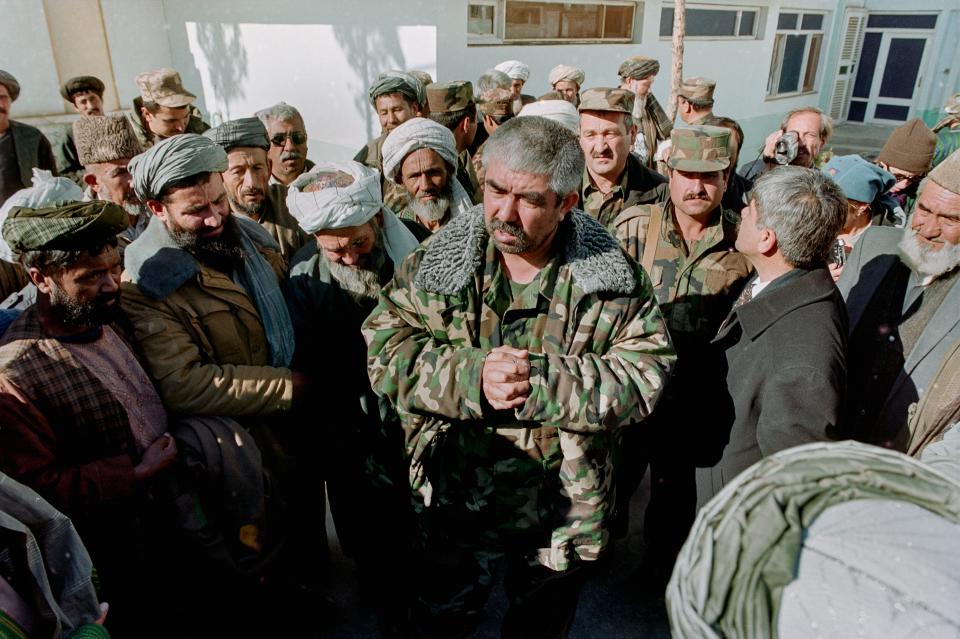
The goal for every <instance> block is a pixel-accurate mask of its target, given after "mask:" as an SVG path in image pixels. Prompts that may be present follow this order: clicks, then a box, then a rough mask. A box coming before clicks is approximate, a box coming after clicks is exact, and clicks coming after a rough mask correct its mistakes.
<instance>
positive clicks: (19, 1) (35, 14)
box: [0, 0, 65, 119]
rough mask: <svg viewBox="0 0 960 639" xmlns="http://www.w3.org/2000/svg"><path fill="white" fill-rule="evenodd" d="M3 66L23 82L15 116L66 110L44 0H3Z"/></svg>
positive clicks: (0, 39) (0, 58)
mask: <svg viewBox="0 0 960 639" xmlns="http://www.w3.org/2000/svg"><path fill="white" fill-rule="evenodd" d="M0 16H2V17H0V68H2V69H3V70H4V71H7V72H8V73H10V74H12V75H13V77H15V78H16V79H17V82H19V83H20V98H19V99H18V100H17V101H16V103H14V105H13V107H12V108H11V113H10V114H11V116H12V117H13V118H14V119H16V118H18V117H26V116H32V115H43V114H47V113H63V110H64V105H65V103H64V101H63V98H61V97H60V79H59V77H58V76H57V65H56V63H55V61H54V59H53V48H52V47H51V46H50V33H49V32H48V31H47V21H46V18H45V17H44V14H43V3H42V2H41V0H30V1H26V0H0Z"/></svg>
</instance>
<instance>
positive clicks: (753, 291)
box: [697, 166, 847, 506]
mask: <svg viewBox="0 0 960 639" xmlns="http://www.w3.org/2000/svg"><path fill="white" fill-rule="evenodd" d="M846 210H847V204H846V199H845V198H844V197H843V194H842V193H841V191H840V189H839V188H838V187H837V186H836V184H834V183H833V182H832V181H831V180H830V179H829V178H827V177H826V176H825V175H823V174H822V173H819V172H818V171H816V170H813V169H806V168H801V167H793V166H791V167H782V168H778V169H774V170H772V171H768V172H767V173H765V174H763V175H762V176H761V177H760V178H758V179H757V182H756V184H755V185H754V188H753V191H752V197H751V199H750V204H749V205H748V206H746V207H744V209H743V213H742V221H741V223H740V229H739V231H738V235H737V244H736V246H737V250H738V251H740V252H741V253H742V254H743V255H745V256H746V257H747V259H749V260H750V262H751V264H753V267H754V268H755V269H756V272H757V276H756V278H754V280H753V281H752V282H748V283H747V286H746V288H745V289H744V293H743V295H741V296H740V299H739V300H738V302H737V305H736V306H734V309H733V311H731V313H730V315H729V316H728V317H727V319H726V321H724V323H723V325H722V326H721V327H720V331H719V333H718V335H717V337H716V338H715V339H714V340H713V343H712V346H713V347H714V348H716V350H717V354H718V356H719V357H721V358H722V363H721V367H722V368H721V370H723V371H724V372H725V373H726V385H725V388H722V392H720V396H719V398H718V400H717V402H716V405H717V409H718V412H717V414H718V416H719V420H720V421H719V423H716V422H715V423H714V424H713V425H712V428H711V433H712V436H711V437H709V438H708V439H707V449H706V450H705V451H704V452H705V453H706V456H705V457H703V458H701V459H700V460H699V461H700V462H701V463H704V462H705V465H710V464H712V466H711V467H709V468H700V469H698V471H697V498H698V503H699V505H701V506H702V505H703V504H705V503H706V502H707V501H708V500H709V499H710V498H711V497H712V496H713V495H715V494H716V493H717V492H718V491H719V490H720V489H721V488H722V487H723V486H724V485H725V484H726V483H727V482H729V481H730V480H731V479H733V478H734V477H735V476H736V475H737V474H739V473H740V472H742V471H743V470H745V469H746V468H747V467H749V466H750V465H752V464H753V463H755V462H757V461H759V460H760V459H762V458H763V457H765V456H767V455H770V454H772V453H775V452H777V451H780V450H783V449H785V448H790V447H793V446H797V445H800V444H805V443H808V442H812V441H820V440H825V439H828V432H829V431H832V429H833V428H835V427H836V425H837V422H838V421H839V418H840V414H841V406H842V400H843V393H844V385H845V380H846V360H845V350H846V336H847V317H846V312H845V309H844V306H843V298H842V297H841V296H840V293H839V291H837V288H836V287H835V286H834V285H833V280H832V278H831V277H830V273H829V271H828V270H827V268H826V263H827V259H828V256H829V254H830V248H831V246H832V244H833V241H834V239H835V238H836V236H837V233H839V231H840V228H841V226H842V225H843V221H844V219H845V217H846ZM711 440H712V441H711ZM711 444H712V446H711Z"/></svg>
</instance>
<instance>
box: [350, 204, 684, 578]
mask: <svg viewBox="0 0 960 639" xmlns="http://www.w3.org/2000/svg"><path fill="white" fill-rule="evenodd" d="M555 241H556V243H557V246H558V250H557V251H556V253H555V257H554V258H553V260H551V262H550V263H549V264H548V265H547V266H546V267H545V268H544V269H543V270H542V271H541V273H540V277H539V283H538V284H537V285H531V286H536V287H537V288H536V289H535V290H534V292H535V293H537V295H529V294H527V293H530V291H529V289H528V290H527V291H525V293H524V294H521V295H520V296H519V298H518V299H517V300H514V301H513V302H512V303H504V300H503V298H502V297H501V298H499V299H498V294H500V292H501V291H503V288H502V287H501V286H499V285H498V282H502V279H503V275H502V274H501V270H500V266H499V255H498V253H497V251H496V250H495V248H494V246H493V243H492V242H491V241H490V238H489V236H488V235H487V232H486V229H485V226H484V221H483V206H482V205H478V206H476V207H474V208H473V209H472V210H471V211H470V212H469V213H467V214H464V215H460V216H457V217H455V218H454V219H453V220H452V221H451V222H450V223H449V224H448V225H447V226H445V227H444V228H443V229H441V231H439V232H438V233H436V234H434V235H433V236H432V237H431V238H430V239H429V240H428V241H427V242H426V243H425V244H423V245H421V246H420V247H419V248H418V249H417V250H416V251H415V252H414V253H413V254H411V255H410V256H409V257H408V258H407V259H406V260H405V261H404V262H403V264H402V266H401V267H400V269H399V271H398V272H397V274H396V276H395V277H394V280H393V281H392V282H391V283H390V284H389V285H388V286H387V287H386V289H385V290H384V292H383V293H382V294H381V298H380V303H379V305H378V306H377V308H376V309H375V310H374V311H373V313H372V314H371V315H370V317H369V318H368V319H367V321H366V322H365V324H364V331H363V332H364V337H365V338H366V340H367V343H368V345H369V360H368V364H369V368H370V380H371V383H372V386H373V389H374V391H375V392H377V393H380V394H383V395H386V396H387V397H388V398H389V399H390V401H391V402H392V403H393V404H394V406H395V408H396V410H397V411H398V413H399V415H400V418H401V422H402V425H403V429H404V434H405V437H406V448H407V454H408V456H409V458H410V468H409V470H410V480H411V486H412V487H413V488H414V489H415V490H416V491H417V492H418V493H419V495H420V496H421V498H422V500H423V502H422V504H421V507H422V508H430V507H436V508H438V509H442V508H449V507H454V508H456V507H460V508H463V509H466V510H469V511H473V512H474V513H479V516H480V517H491V518H494V519H496V518H497V517H502V516H504V513H506V518H507V519H508V520H509V522H510V523H508V524H507V528H509V529H511V530H516V531H530V530H537V531H542V532H543V535H542V538H544V539H546V538H548V537H549V539H550V542H549V546H548V547H540V548H537V549H536V551H535V552H534V555H535V557H531V559H532V560H534V561H538V562H539V563H541V564H543V565H545V566H548V567H550V568H552V569H554V570H563V569H565V568H566V567H568V566H569V564H570V562H571V561H574V560H576V559H585V560H589V559H595V558H596V557H597V556H598V554H599V553H600V551H601V550H602V549H603V547H604V546H605V544H606V541H607V531H606V523H607V519H608V517H609V515H610V510H611V507H612V478H613V469H614V464H615V462H616V455H617V450H618V446H619V440H620V427H622V426H624V425H627V424H636V423H638V422H641V421H643V419H644V418H645V417H646V416H647V415H648V414H649V413H650V411H651V410H652V409H653V407H654V405H655V403H656V401H657V399H658V397H659V395H660V392H661V390H662V388H663V386H664V384H665V382H666V379H667V376H668V373H669V369H670V367H671V366H672V364H673V361H674V353H673V347H672V345H671V342H670V338H669V336H668V334H667V332H666V329H665V327H664V322H663V318H662V317H661V315H660V311H659V309H658V308H657V304H656V302H655V300H654V299H653V296H652V290H651V287H650V283H649V281H648V280H647V277H646V275H645V274H644V273H643V269H641V268H640V267H639V266H638V265H637V264H636V263H635V262H634V261H633V260H630V259H628V258H627V257H625V256H624V254H623V252H622V251H621V250H620V249H619V247H618V246H617V244H616V241H615V240H614V239H613V238H612V237H611V236H610V234H609V233H607V232H606V231H605V230H604V229H603V227H601V226H600V225H599V224H598V223H597V222H596V221H595V220H593V219H592V218H591V217H589V216H588V215H585V214H584V213H582V212H579V211H574V212H572V213H571V214H569V215H568V216H567V219H566V220H565V221H564V222H563V223H562V224H561V227H560V230H559V231H558V235H557V239H556V240H555ZM523 302H527V304H524V303H523ZM495 309H499V310H500V312H501V313H502V319H501V315H499V314H498V311H497V310H495ZM517 322H520V326H519V327H518V326H517V324H516V323H517ZM519 335H522V338H520V337H518V336H519ZM515 339H522V340H523V342H522V346H524V347H526V348H527V349H528V350H529V352H530V363H531V373H530V384H531V391H530V394H529V397H528V399H527V400H526V402H525V404H524V405H523V406H522V407H520V408H517V409H516V410H515V411H494V410H493V409H492V408H491V407H490V406H489V404H487V403H486V400H485V399H484V396H483V392H482V390H481V373H482V370H483V363H484V359H485V357H486V356H487V354H488V353H489V352H490V349H491V348H493V347H495V346H497V345H499V344H506V345H513V344H517V342H516V341H514V340H515ZM511 342H512V343H511Z"/></svg>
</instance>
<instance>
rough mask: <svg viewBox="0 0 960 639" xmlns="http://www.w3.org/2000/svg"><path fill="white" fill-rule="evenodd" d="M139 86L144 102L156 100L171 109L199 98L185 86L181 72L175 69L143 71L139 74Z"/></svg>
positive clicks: (183, 105)
mask: <svg viewBox="0 0 960 639" xmlns="http://www.w3.org/2000/svg"><path fill="white" fill-rule="evenodd" d="M137 88H139V89H140V97H141V98H142V99H143V101H144V102H156V103H157V104H159V105H160V106H164V107H168V108H171V109H176V108H179V107H185V106H187V105H188V104H191V103H192V102H193V101H194V100H196V99H197V96H195V95H194V94H192V93H190V92H189V91H187V90H186V89H184V88H183V84H182V83H181V82H180V74H179V73H177V72H176V71H174V70H173V69H155V70H153V71H145V72H144V73H141V74H140V75H138V76H137Z"/></svg>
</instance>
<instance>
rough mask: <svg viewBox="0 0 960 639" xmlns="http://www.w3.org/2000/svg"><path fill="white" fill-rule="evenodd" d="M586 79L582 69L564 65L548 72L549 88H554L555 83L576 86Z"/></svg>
mask: <svg viewBox="0 0 960 639" xmlns="http://www.w3.org/2000/svg"><path fill="white" fill-rule="evenodd" d="M586 79H587V76H586V74H585V73H584V72H583V69H578V68H577V67H570V66H567V65H565V64H558V65H557V66H555V67H553V69H551V70H550V86H556V84H557V82H573V83H574V84H576V85H577V86H580V85H582V84H583V81H584V80H586Z"/></svg>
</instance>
